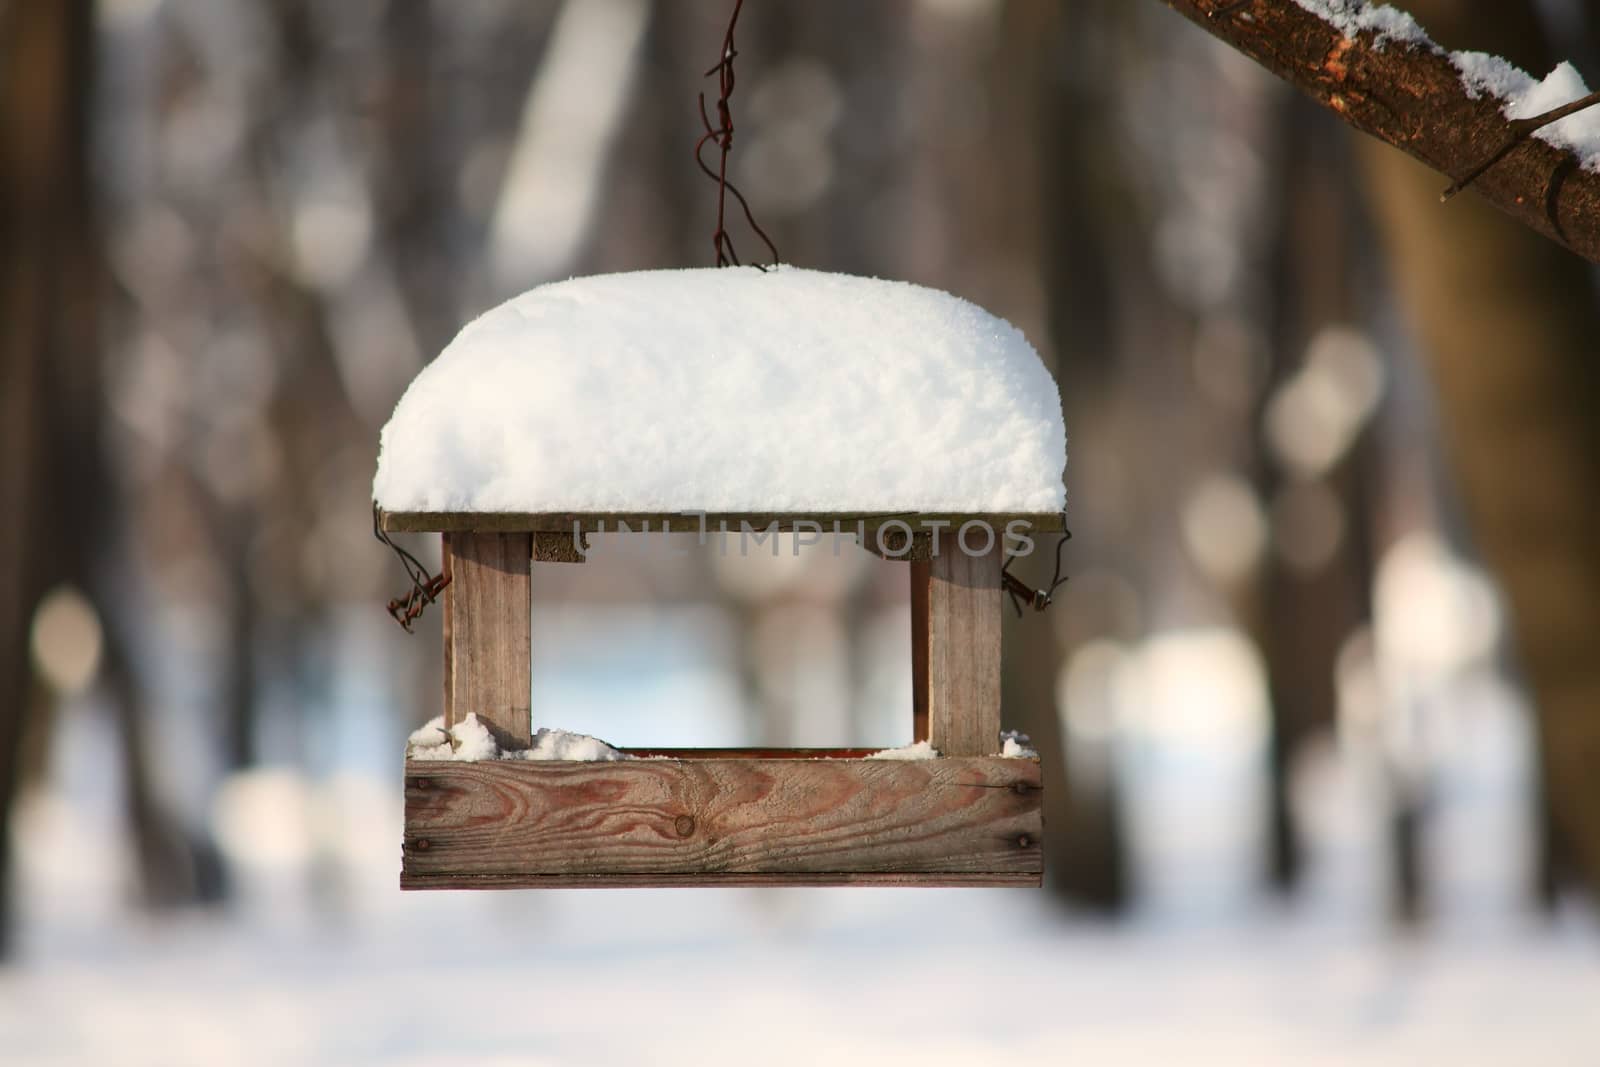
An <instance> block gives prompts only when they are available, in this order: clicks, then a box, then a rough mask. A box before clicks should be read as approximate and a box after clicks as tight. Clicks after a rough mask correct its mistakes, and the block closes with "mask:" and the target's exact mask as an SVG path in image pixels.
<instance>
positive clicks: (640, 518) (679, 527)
mask: <svg viewBox="0 0 1600 1067" xmlns="http://www.w3.org/2000/svg"><path fill="white" fill-rule="evenodd" d="M1013 520H1020V521H1023V522H1026V523H1028V524H1029V529H1028V531H1027V532H1029V533H1050V532H1052V531H1059V530H1060V529H1061V521H1062V520H1061V515H1060V514H1059V513H1056V512H1033V513H1029V512H1015V513H1013V512H1004V513H993V514H986V513H969V514H937V513H933V512H927V513H924V512H917V511H837V512H834V511H824V512H755V511H729V512H707V513H706V514H705V515H703V516H702V515H701V514H700V513H699V512H690V513H688V514H685V513H683V512H668V513H662V512H655V511H649V512H646V511H629V512H620V511H618V512H570V511H563V512H498V511H496V512H464V511H385V512H382V513H381V514H380V515H379V523H380V524H381V525H382V527H383V529H384V530H386V531H388V532H389V533H451V532H455V531H475V532H480V533H531V532H537V531H547V532H553V533H554V532H565V533H568V534H570V533H572V528H573V524H574V523H576V524H577V526H578V529H579V530H581V531H582V532H584V533H594V532H596V531H599V530H602V529H603V530H605V531H608V532H617V531H618V530H620V529H621V527H622V526H624V525H626V526H627V527H628V529H630V530H632V531H633V532H634V533H639V532H642V531H643V530H644V526H645V523H649V524H650V532H651V533H660V532H661V531H663V530H668V531H672V532H675V533H697V532H700V531H701V530H704V531H705V532H706V533H707V534H708V535H711V534H716V533H718V532H719V531H720V530H721V529H722V528H723V524H726V529H727V532H728V533H729V534H733V535H737V534H738V533H739V531H740V530H741V529H742V528H743V527H742V525H741V524H748V526H749V528H750V529H751V530H753V531H755V532H757V533H760V532H763V531H765V530H766V529H767V528H768V527H770V526H772V525H773V524H774V523H776V524H777V527H778V529H780V530H793V529H795V528H796V526H797V524H802V523H809V524H812V525H817V526H820V527H821V529H822V532H823V533H824V534H831V533H832V532H833V523H835V522H837V523H838V524H839V532H840V534H841V535H843V534H853V533H855V532H856V529H857V524H858V523H860V524H862V529H865V530H867V531H869V532H876V530H877V529H878V527H880V526H884V525H887V524H889V523H893V522H900V523H905V524H906V525H907V526H910V527H911V529H912V531H913V532H915V533H920V532H922V530H923V527H925V526H926V527H927V528H929V529H940V530H942V531H943V533H942V535H941V538H940V542H941V545H942V544H943V543H944V542H946V541H948V540H949V539H950V538H951V536H952V535H953V534H952V531H955V530H958V529H960V528H961V525H962V524H963V523H966V522H972V521H978V522H987V523H989V524H990V525H991V526H993V527H994V528H995V534H996V536H997V537H998V536H1000V535H1002V534H1004V533H1005V527H1006V523H1008V522H1011V521H1013ZM805 529H807V530H810V529H811V526H806V527H805ZM891 529H892V531H893V532H897V531H898V527H893V528H891Z"/></svg>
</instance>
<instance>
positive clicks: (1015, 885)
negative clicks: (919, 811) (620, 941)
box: [400, 871, 1042, 889]
mask: <svg viewBox="0 0 1600 1067" xmlns="http://www.w3.org/2000/svg"><path fill="white" fill-rule="evenodd" d="M1041 884H1042V877H1041V875H1039V874H1033V873H1029V874H998V873H996V874H916V873H908V874H873V873H870V872H869V873H865V874H850V873H847V872H841V873H837V874H412V873H411V872H409V871H401V872H400V888H401V889H734V888H739V887H745V886H806V887H808V888H817V887H825V886H852V887H877V888H891V889H894V888H899V889H907V888H915V889H1037V888H1039V886H1040V885H1041Z"/></svg>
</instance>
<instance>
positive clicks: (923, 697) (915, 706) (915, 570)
mask: <svg viewBox="0 0 1600 1067" xmlns="http://www.w3.org/2000/svg"><path fill="white" fill-rule="evenodd" d="M932 574H933V571H932V566H931V563H930V562H928V561H923V560H918V561H916V562H914V563H912V564H911V740H912V741H926V740H927V739H928V582H929V580H930V578H931V576H932Z"/></svg>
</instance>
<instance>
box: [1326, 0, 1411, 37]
mask: <svg viewBox="0 0 1600 1067" xmlns="http://www.w3.org/2000/svg"><path fill="white" fill-rule="evenodd" d="M1294 2H1295V3H1297V4H1299V5H1300V6H1301V7H1303V8H1305V9H1306V10H1307V11H1309V12H1311V13H1312V14H1313V15H1316V16H1317V17H1318V18H1320V19H1321V20H1322V21H1323V22H1327V23H1330V24H1331V25H1333V26H1335V27H1337V28H1338V30H1339V32H1340V33H1342V34H1344V35H1345V36H1346V37H1354V36H1355V35H1356V34H1358V33H1360V32H1361V31H1362V30H1371V31H1372V32H1373V34H1374V35H1375V36H1376V39H1377V40H1378V42H1379V43H1380V44H1381V43H1382V42H1384V41H1399V42H1402V43H1405V44H1431V43H1432V42H1431V41H1429V40H1428V35H1427V34H1426V33H1424V32H1423V30H1422V27H1421V26H1419V25H1417V20H1416V19H1414V18H1412V17H1411V16H1410V15H1408V14H1406V13H1405V12H1404V11H1401V10H1399V9H1398V8H1393V7H1390V6H1389V5H1387V4H1372V3H1368V2H1367V0H1294Z"/></svg>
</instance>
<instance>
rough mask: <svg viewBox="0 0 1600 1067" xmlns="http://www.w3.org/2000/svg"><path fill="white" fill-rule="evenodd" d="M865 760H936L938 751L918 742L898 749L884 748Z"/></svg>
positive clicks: (929, 745) (926, 743)
mask: <svg viewBox="0 0 1600 1067" xmlns="http://www.w3.org/2000/svg"><path fill="white" fill-rule="evenodd" d="M866 758H867V759H902V760H917V759H938V758H939V750H938V749H936V748H934V747H933V745H932V744H930V743H929V742H927V741H918V742H917V743H916V744H914V745H903V746H901V747H900V748H886V749H884V750H883V751H881V752H874V753H873V754H872V755H870V756H868V757H866Z"/></svg>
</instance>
